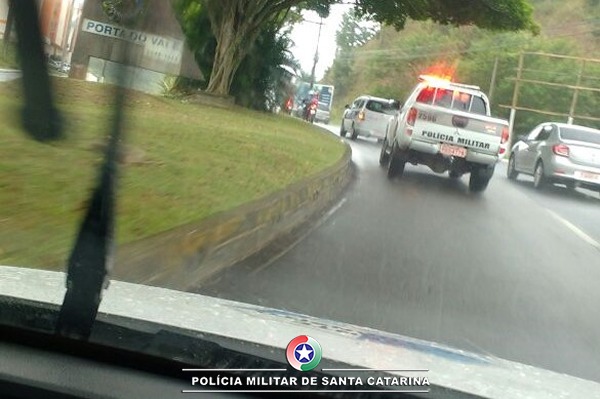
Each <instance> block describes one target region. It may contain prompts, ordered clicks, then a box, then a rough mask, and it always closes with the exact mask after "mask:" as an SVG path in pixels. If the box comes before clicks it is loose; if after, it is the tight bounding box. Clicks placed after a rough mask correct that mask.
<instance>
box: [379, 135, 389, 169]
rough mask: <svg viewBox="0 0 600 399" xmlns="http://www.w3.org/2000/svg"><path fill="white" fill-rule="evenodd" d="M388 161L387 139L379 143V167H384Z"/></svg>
mask: <svg viewBox="0 0 600 399" xmlns="http://www.w3.org/2000/svg"><path fill="white" fill-rule="evenodd" d="M389 161H390V154H388V153H387V139H383V143H381V152H380V153H379V165H381V166H386V165H387V163H388V162H389Z"/></svg>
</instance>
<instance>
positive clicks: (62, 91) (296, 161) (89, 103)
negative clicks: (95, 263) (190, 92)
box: [0, 79, 344, 270]
mask: <svg viewBox="0 0 600 399" xmlns="http://www.w3.org/2000/svg"><path fill="white" fill-rule="evenodd" d="M52 83H53V86H54V89H55V93H56V96H55V97H56V101H57V103H58V105H59V107H60V109H61V111H62V112H63V115H64V116H65V119H66V124H67V138H66V139H65V140H63V141H60V142H57V143H53V144H40V143H37V142H34V141H32V140H30V139H28V138H27V137H26V136H25V134H24V133H23V131H22V130H21V129H20V126H19V115H20V107H21V105H22V103H23V100H22V95H21V89H20V83H19V82H18V81H15V82H10V83H0V92H1V93H2V95H1V96H0V120H2V124H1V125H0V126H1V127H0V264H3V265H12V266H28V267H36V268H45V269H54V270H60V269H62V268H63V267H64V265H65V263H66V257H67V255H68V250H69V248H70V247H71V245H72V244H73V240H74V237H75V233H76V227H77V225H78V222H79V221H80V220H81V217H82V215H83V210H84V209H85V200H86V199H87V197H88V195H89V193H90V190H91V189H92V187H93V184H94V183H95V177H96V174H97V166H98V165H99V162H100V161H101V159H102V155H103V154H102V152H101V150H102V146H103V142H104V140H103V139H104V138H105V137H106V135H107V133H108V131H109V126H110V121H111V113H112V112H113V107H112V105H113V88H112V87H111V86H107V85H101V84H93V83H85V82H80V81H74V80H69V79H53V81H52ZM126 114H127V121H126V131H127V132H126V135H125V138H124V143H123V144H124V148H125V151H124V153H123V157H122V164H121V168H120V180H119V188H118V199H117V201H118V202H117V206H118V210H117V241H118V243H121V244H123V243H127V242H131V241H135V240H138V239H142V238H144V237H147V236H150V235H154V234H157V233H160V232H162V231H166V230H169V229H171V228H174V227H177V226H180V225H182V224H185V223H188V222H197V221H200V220H202V219H204V218H206V217H208V216H211V215H213V214H215V213H218V212H221V211H225V210H228V209H231V208H234V207H236V206H238V205H241V204H243V203H246V202H249V201H252V200H254V199H257V198H260V197H263V196H265V195H268V194H270V193H272V192H274V191H277V190H280V189H283V188H285V187H286V186H288V185H289V184H292V183H294V182H297V181H299V180H301V179H303V178H305V177H308V176H310V175H312V174H315V173H318V172H319V171H321V170H323V169H324V168H326V167H328V166H331V165H333V164H334V163H335V162H337V161H338V160H339V159H340V158H341V157H342V155H343V153H344V146H343V145H342V144H341V143H340V142H339V140H337V139H336V138H335V137H334V136H330V135H326V134H323V133H322V132H321V131H319V130H318V129H317V128H315V127H313V126H310V125H308V124H306V123H304V122H302V121H300V120H297V119H293V118H290V117H285V116H277V115H272V114H265V113H257V112H252V111H249V110H246V109H242V108H233V109H220V108H213V107H207V106H200V105H193V104H184V103H182V102H181V101H179V100H172V99H165V98H161V97H153V96H149V95H144V94H141V93H136V92H131V93H130V95H129V98H128V103H127V107H126Z"/></svg>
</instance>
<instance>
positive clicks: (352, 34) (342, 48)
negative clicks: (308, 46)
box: [325, 10, 377, 96]
mask: <svg viewBox="0 0 600 399" xmlns="http://www.w3.org/2000/svg"><path fill="white" fill-rule="evenodd" d="M376 33H377V30H376V29H375V28H374V27H371V26H365V24H364V20H363V19H362V18H360V17H358V16H357V15H356V12H355V11H354V10H349V11H347V12H346V13H345V14H344V17H343V18H342V23H341V25H340V28H339V29H338V31H337V32H336V45H337V50H336V57H335V60H334V63H333V65H332V66H331V69H330V70H328V71H327V73H326V74H325V79H326V80H328V81H330V83H331V84H333V85H334V86H335V87H336V91H337V93H338V96H345V95H346V93H347V88H348V86H349V83H350V82H349V80H350V76H351V74H352V65H353V64H354V52H355V49H356V48H358V47H361V46H363V45H365V44H366V43H367V42H368V41H369V40H371V39H372V38H373V37H374V36H375V34H376Z"/></svg>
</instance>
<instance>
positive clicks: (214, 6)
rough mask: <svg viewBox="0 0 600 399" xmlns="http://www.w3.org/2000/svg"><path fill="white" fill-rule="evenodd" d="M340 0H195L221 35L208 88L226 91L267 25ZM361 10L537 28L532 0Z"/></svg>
mask: <svg viewBox="0 0 600 399" xmlns="http://www.w3.org/2000/svg"><path fill="white" fill-rule="evenodd" d="M340 1H341V0H193V1H192V3H197V4H200V5H201V7H203V8H204V9H205V10H206V12H207V15H208V18H209V20H210V28H211V31H212V32H213V34H214V36H215V38H216V49H215V57H214V62H213V66H212V74H211V76H210V80H209V83H208V87H207V91H208V92H210V93H214V94H219V95H227V94H229V92H230V88H231V84H232V81H233V77H234V75H235V72H236V70H237V69H238V68H239V66H240V64H241V62H242V61H243V59H244V58H245V56H246V55H247V54H248V51H249V49H250V48H252V44H253V43H254V42H255V40H256V39H257V37H258V35H259V33H260V28H261V27H263V26H264V25H265V24H268V23H270V22H273V21H277V20H280V19H282V18H285V15H286V14H287V13H289V12H290V10H291V9H292V8H295V9H298V10H299V9H311V10H315V11H317V12H319V14H320V15H321V16H327V14H328V12H329V7H330V6H331V5H332V4H334V3H337V2H340ZM355 7H356V10H357V12H358V13H359V15H367V16H369V17H371V18H373V19H375V20H376V21H378V22H381V23H385V24H389V25H392V26H394V27H395V28H396V29H402V27H403V26H404V23H405V22H406V20H407V19H408V18H412V19H415V20H427V19H431V20H433V21H436V22H440V23H442V24H453V25H465V24H475V25H478V26H481V27H484V28H488V29H496V30H521V29H529V30H536V29H537V26H536V25H535V24H534V22H533V20H532V7H531V6H530V5H529V3H528V2H527V0H421V1H418V2H417V1H414V0H390V1H380V0H355Z"/></svg>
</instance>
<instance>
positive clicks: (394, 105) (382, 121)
mask: <svg viewBox="0 0 600 399" xmlns="http://www.w3.org/2000/svg"><path fill="white" fill-rule="evenodd" d="M399 108H400V104H399V103H398V101H395V100H391V99H387V98H380V97H373V96H360V97H358V98H357V99H356V100H354V102H353V103H352V105H351V106H350V105H346V110H345V111H344V116H343V118H342V124H341V126H340V136H342V137H346V135H347V134H348V135H350V138H351V139H352V140H355V139H356V138H357V137H358V136H363V137H375V138H377V139H378V140H383V138H384V137H385V130H386V127H387V124H388V121H389V119H390V118H391V117H392V116H393V115H394V114H396V113H397V112H398V109H399Z"/></svg>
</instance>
